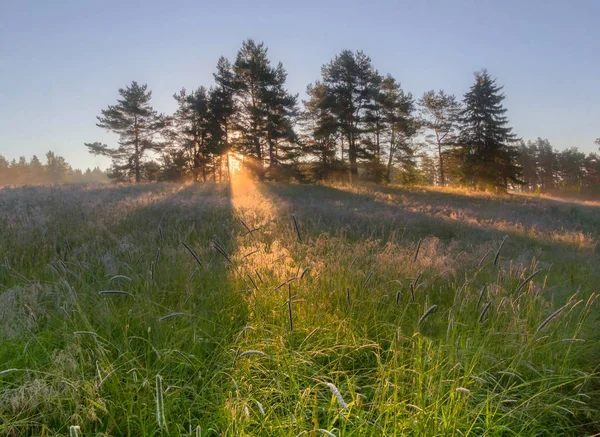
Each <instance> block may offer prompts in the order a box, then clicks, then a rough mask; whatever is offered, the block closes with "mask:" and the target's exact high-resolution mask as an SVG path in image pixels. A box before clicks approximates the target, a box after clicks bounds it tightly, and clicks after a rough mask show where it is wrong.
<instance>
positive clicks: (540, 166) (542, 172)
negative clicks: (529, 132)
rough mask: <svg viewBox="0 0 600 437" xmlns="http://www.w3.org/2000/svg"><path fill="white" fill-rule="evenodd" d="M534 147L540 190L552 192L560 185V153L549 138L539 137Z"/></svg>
mask: <svg viewBox="0 0 600 437" xmlns="http://www.w3.org/2000/svg"><path fill="white" fill-rule="evenodd" d="M534 147H535V153H536V155H535V156H536V165H537V174H538V183H539V187H540V190H541V191H542V192H544V193H548V192H551V191H552V190H554V189H555V188H556V187H557V186H558V171H559V168H558V153H557V151H556V150H554V148H553V147H552V145H551V144H550V142H549V141H548V140H547V139H542V138H538V139H537V140H536V141H535V143H534Z"/></svg>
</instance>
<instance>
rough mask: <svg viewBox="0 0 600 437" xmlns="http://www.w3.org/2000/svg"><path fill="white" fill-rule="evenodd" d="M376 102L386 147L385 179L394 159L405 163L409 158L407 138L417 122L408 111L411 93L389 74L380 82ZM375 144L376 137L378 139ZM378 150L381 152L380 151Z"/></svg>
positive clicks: (412, 153) (408, 141)
mask: <svg viewBox="0 0 600 437" xmlns="http://www.w3.org/2000/svg"><path fill="white" fill-rule="evenodd" d="M376 105H377V106H378V107H379V108H381V109H380V111H381V115H382V121H383V123H382V127H383V130H382V133H383V137H384V143H385V144H386V146H387V164H386V166H385V175H384V176H385V177H384V178H385V180H386V181H388V182H389V181H390V180H391V174H392V165H393V163H394V162H396V163H400V164H402V165H403V164H405V163H406V162H408V161H412V159H413V155H414V150H413V148H412V147H411V144H410V139H411V138H412V137H413V136H414V135H415V134H416V132H417V123H416V120H415V119H414V117H413V116H412V113H413V111H414V100H413V97H412V94H411V93H408V94H406V93H404V91H403V90H402V87H401V86H400V83H399V82H397V81H396V80H395V79H394V78H393V77H392V76H390V75H389V74H388V75H387V76H386V77H385V78H384V79H383V80H382V81H381V84H380V89H379V93H378V94H377V97H376ZM377 141H378V143H379V142H380V139H379V138H378V140H377ZM380 153H383V151H381V152H380Z"/></svg>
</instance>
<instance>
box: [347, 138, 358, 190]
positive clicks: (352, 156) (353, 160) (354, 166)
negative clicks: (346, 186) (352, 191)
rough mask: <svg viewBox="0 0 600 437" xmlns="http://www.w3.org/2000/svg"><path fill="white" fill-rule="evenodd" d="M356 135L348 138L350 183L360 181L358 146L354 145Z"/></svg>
mask: <svg viewBox="0 0 600 437" xmlns="http://www.w3.org/2000/svg"><path fill="white" fill-rule="evenodd" d="M353 137H354V135H351V137H350V138H348V160H349V161H350V182H351V183H353V184H354V183H356V182H357V181H358V162H357V156H356V144H355V143H354V138H353Z"/></svg>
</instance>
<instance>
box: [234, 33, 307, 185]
mask: <svg viewBox="0 0 600 437" xmlns="http://www.w3.org/2000/svg"><path fill="white" fill-rule="evenodd" d="M233 72H234V83H235V86H234V88H235V96H236V105H237V113H236V130H237V138H236V145H237V148H238V150H239V151H240V152H241V153H243V154H244V155H246V156H247V157H249V158H250V159H251V161H252V168H253V170H254V171H255V173H256V174H257V175H258V177H259V179H261V180H262V179H264V177H265V176H266V173H267V171H269V173H273V172H274V171H275V169H276V167H278V166H279V165H280V164H281V163H282V161H288V163H287V164H289V161H293V159H294V158H295V156H294V154H293V151H294V149H293V147H292V146H293V145H294V143H295V133H294V129H293V119H294V117H295V116H296V113H297V110H296V100H297V97H296V96H292V95H291V94H289V93H288V92H287V91H286V90H285V81H286V77H287V74H286V72H285V70H284V68H283V65H282V64H281V63H280V64H278V66H277V67H275V68H273V67H271V62H270V61H269V59H268V57H267V48H266V47H265V46H264V44H263V43H260V44H256V43H255V42H254V41H253V40H251V39H250V40H247V41H244V43H243V44H242V48H241V49H240V50H239V51H238V54H237V58H236V61H235V64H234V65H233Z"/></svg>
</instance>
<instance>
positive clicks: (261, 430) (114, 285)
mask: <svg viewBox="0 0 600 437" xmlns="http://www.w3.org/2000/svg"><path fill="white" fill-rule="evenodd" d="M599 236H600V204H598V203H584V202H576V201H564V200H557V199H551V198H544V197H534V196H525V195H515V194H513V195H504V196H495V195H489V194H482V193H471V192H465V191H459V190H452V189H434V188H411V189H408V188H402V187H396V186H375V185H373V186H370V185H360V186H334V185H314V186H302V185H293V184H274V183H263V184H256V183H253V182H251V181H249V180H244V179H241V178H238V179H237V181H236V180H234V182H233V183H232V184H231V185H229V184H225V183H223V184H211V183H202V184H191V185H175V184H141V185H124V186H118V185H114V186H113V185H95V186H94V185H74V186H54V187H53V186H38V187H16V188H4V189H1V190H0V435H4V436H28V435H35V436H57V435H62V436H190V437H192V436H292V437H295V436H301V435H305V436H320V435H322V436H405V435H407V436H467V435H470V436H484V435H485V436H517V435H519V436H556V435H565V436H569V435H573V436H582V435H587V436H592V435H600V434H599V433H600V379H599V376H600V375H599V374H598V371H599V370H600V369H599V368H598V363H600V336H599V329H598V328H600V318H599V317H598V302H597V296H598V293H599V292H600V290H599V284H600V248H599V245H598V238H599Z"/></svg>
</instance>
